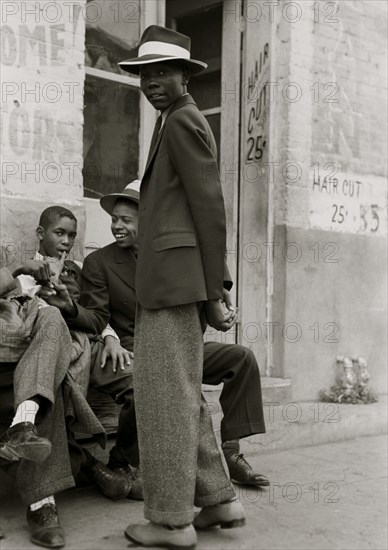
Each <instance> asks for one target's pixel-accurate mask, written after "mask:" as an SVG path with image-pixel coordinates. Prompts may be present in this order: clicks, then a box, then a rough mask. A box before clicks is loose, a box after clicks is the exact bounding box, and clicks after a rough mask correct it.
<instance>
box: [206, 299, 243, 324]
mask: <svg viewBox="0 0 388 550" xmlns="http://www.w3.org/2000/svg"><path fill="white" fill-rule="evenodd" d="M226 292H227V291H226ZM224 299H225V294H224ZM225 304H226V306H227V307H228V312H227V313H225V311H224V308H223V307H222V302H221V301H220V300H208V301H207V302H205V312H206V319H207V322H208V324H209V325H210V326H211V327H213V328H215V329H216V330H220V331H222V332H226V331H227V330H229V329H231V328H232V326H233V325H234V324H235V323H236V315H235V311H234V308H233V306H232V305H231V301H228V302H227V301H226V300H225ZM229 307H230V308H231V309H229Z"/></svg>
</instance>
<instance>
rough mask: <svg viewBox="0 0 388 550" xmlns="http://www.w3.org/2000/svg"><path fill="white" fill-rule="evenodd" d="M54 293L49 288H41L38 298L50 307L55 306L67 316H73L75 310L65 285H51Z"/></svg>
mask: <svg viewBox="0 0 388 550" xmlns="http://www.w3.org/2000/svg"><path fill="white" fill-rule="evenodd" d="M52 285H53V287H54V291H53V290H52V289H51V288H47V287H42V290H41V291H40V296H41V298H43V299H44V300H45V301H46V302H47V303H48V304H49V305H50V306H55V307H57V308H58V309H60V310H61V311H62V312H63V313H65V314H67V315H70V316H71V315H75V314H76V312H77V308H76V307H75V305H74V304H73V300H72V299H71V297H70V294H69V291H68V290H67V287H66V285H64V284H62V283H59V284H55V283H52Z"/></svg>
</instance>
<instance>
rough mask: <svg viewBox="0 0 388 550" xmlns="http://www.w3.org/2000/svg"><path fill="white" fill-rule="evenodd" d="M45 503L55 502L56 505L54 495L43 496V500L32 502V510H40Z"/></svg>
mask: <svg viewBox="0 0 388 550" xmlns="http://www.w3.org/2000/svg"><path fill="white" fill-rule="evenodd" d="M44 504H54V506H55V499H54V495H50V496H49V497H46V498H43V499H42V500H38V501H37V502H33V503H32V504H30V510H31V512H35V511H36V510H39V508H42V506H43V505H44Z"/></svg>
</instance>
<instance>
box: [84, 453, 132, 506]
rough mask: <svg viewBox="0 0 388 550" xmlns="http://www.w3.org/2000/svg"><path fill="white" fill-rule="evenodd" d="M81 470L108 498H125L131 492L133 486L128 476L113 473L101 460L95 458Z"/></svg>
mask: <svg viewBox="0 0 388 550" xmlns="http://www.w3.org/2000/svg"><path fill="white" fill-rule="evenodd" d="M81 470H82V471H83V472H84V473H85V474H86V475H87V476H88V477H89V478H90V479H91V480H92V481H93V482H94V483H95V484H96V485H97V487H98V488H99V489H100V491H101V493H102V494H103V495H105V496H106V497H108V498H112V499H115V500H116V499H120V498H125V497H126V496H127V495H128V493H129V492H130V491H131V488H132V484H131V481H130V479H129V478H128V476H127V475H125V474H123V473H120V472H113V471H112V470H111V469H110V468H108V466H105V464H103V463H102V462H100V461H99V460H96V459H95V458H93V460H91V461H89V462H88V464H85V465H82V466H81Z"/></svg>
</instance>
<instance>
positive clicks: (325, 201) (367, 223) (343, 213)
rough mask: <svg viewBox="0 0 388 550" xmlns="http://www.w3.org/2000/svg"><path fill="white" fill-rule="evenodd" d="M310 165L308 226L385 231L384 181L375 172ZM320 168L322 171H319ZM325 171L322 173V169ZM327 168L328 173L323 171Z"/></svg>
mask: <svg viewBox="0 0 388 550" xmlns="http://www.w3.org/2000/svg"><path fill="white" fill-rule="evenodd" d="M331 168H332V169H330V170H326V171H323V170H319V167H318V164H316V165H315V166H313V167H312V178H311V182H310V201H309V207H310V212H309V220H310V224H311V226H312V227H319V228H321V229H327V230H333V231H342V232H343V231H345V232H346V231H347V232H351V233H364V234H369V235H370V234H376V235H386V232H387V194H386V181H385V179H384V178H379V177H377V176H357V175H354V174H349V173H343V172H340V171H339V170H338V169H336V168H335V166H332V167H331ZM321 172H323V173H321ZM325 172H326V175H324V173H325ZM328 172H331V173H330V175H328V174H327V173H328Z"/></svg>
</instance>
